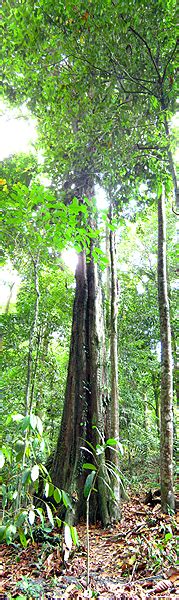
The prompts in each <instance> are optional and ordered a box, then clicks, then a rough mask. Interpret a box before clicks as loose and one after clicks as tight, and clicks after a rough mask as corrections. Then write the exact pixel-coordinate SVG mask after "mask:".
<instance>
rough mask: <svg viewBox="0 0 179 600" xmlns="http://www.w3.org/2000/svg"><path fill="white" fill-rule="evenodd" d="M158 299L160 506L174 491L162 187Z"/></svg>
mask: <svg viewBox="0 0 179 600" xmlns="http://www.w3.org/2000/svg"><path fill="white" fill-rule="evenodd" d="M158 299H159V315H160V339H161V444H160V478H161V502H162V508H163V510H165V511H166V510H167V507H168V506H170V508H172V509H174V505H175V501H174V494H173V412H172V411H173V407H172V400H173V380H172V347H171V326H170V312H169V301H168V289H167V264H166V220H165V192H164V188H163V191H162V193H161V195H160V196H159V199H158Z"/></svg>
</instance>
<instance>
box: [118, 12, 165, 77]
mask: <svg viewBox="0 0 179 600" xmlns="http://www.w3.org/2000/svg"><path fill="white" fill-rule="evenodd" d="M119 16H120V18H121V19H122V21H124V23H126V24H127V21H126V19H125V18H124V17H123V15H122V14H120V15H119ZM129 31H131V32H132V33H133V34H134V35H135V36H136V37H138V38H139V40H141V42H142V43H143V44H144V46H145V47H146V50H147V52H148V54H149V56H150V59H151V62H152V63H153V66H154V68H155V71H156V73H157V77H158V81H161V75H160V72H159V70H158V67H157V64H156V61H155V59H154V57H153V55H152V51H151V49H150V46H149V45H148V43H147V42H146V40H145V38H144V37H143V36H142V35H141V34H140V33H139V32H138V31H136V29H134V27H132V25H129Z"/></svg>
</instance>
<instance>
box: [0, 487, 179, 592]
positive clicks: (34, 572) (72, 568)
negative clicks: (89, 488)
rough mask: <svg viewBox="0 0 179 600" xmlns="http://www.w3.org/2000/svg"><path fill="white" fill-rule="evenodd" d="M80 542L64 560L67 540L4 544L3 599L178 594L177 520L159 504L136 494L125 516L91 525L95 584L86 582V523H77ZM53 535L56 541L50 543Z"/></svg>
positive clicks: (2, 548)
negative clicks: (105, 525)
mask: <svg viewBox="0 0 179 600" xmlns="http://www.w3.org/2000/svg"><path fill="white" fill-rule="evenodd" d="M77 529H78V536H79V541H80V545H79V547H74V546H73V548H72V551H71V553H70V555H68V554H67V559H66V560H64V553H63V548H62V545H61V544H60V542H59V544H58V545H57V547H55V548H54V546H53V539H54V536H55V535H57V534H59V532H58V531H56V530H53V531H52V532H51V534H50V536H49V541H48V543H43V542H33V543H32V542H29V544H28V546H27V548H25V549H24V548H22V547H21V546H20V545H19V544H17V543H16V544H11V545H9V546H6V545H5V544H2V545H1V563H2V565H3V567H2V572H1V577H2V584H1V588H0V600H9V599H14V598H17V599H18V598H19V599H20V600H21V599H23V600H28V599H30V600H35V599H39V600H40V599H41V600H57V599H60V600H70V599H73V598H74V600H75V599H76V600H81V599H83V598H84V599H85V598H98V599H99V600H100V599H101V600H102V599H104V598H106V599H107V600H128V599H131V600H136V599H137V598H139V599H141V600H144V599H146V600H150V599H151V600H153V599H155V598H165V599H167V598H173V599H174V598H177V583H178V582H179V573H178V572H177V568H176V567H175V564H176V544H175V534H176V519H175V518H174V517H173V516H169V515H166V514H163V513H162V511H161V507H160V504H157V505H156V506H155V507H154V508H151V506H148V505H146V504H144V500H143V499H142V497H141V496H140V495H136V496H132V497H131V498H130V500H129V501H128V502H125V503H124V504H123V507H122V518H121V521H120V522H119V523H118V524H117V525H114V526H113V527H110V529H102V528H101V527H100V524H98V525H97V526H91V527H90V588H89V589H87V584H86V554H87V553H86V527H85V523H80V525H79V526H78V528H77ZM50 540H51V543H50Z"/></svg>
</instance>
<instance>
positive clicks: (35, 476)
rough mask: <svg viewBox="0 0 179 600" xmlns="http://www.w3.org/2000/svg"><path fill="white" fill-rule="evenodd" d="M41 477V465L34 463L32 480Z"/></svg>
mask: <svg viewBox="0 0 179 600" xmlns="http://www.w3.org/2000/svg"><path fill="white" fill-rule="evenodd" d="M38 477H39V465H34V466H33V467H32V470H31V479H32V481H36V479H38Z"/></svg>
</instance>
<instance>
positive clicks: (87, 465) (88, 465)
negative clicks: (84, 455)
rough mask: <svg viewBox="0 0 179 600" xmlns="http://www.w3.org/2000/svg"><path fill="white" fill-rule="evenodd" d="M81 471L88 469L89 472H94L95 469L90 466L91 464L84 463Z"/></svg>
mask: <svg viewBox="0 0 179 600" xmlns="http://www.w3.org/2000/svg"><path fill="white" fill-rule="evenodd" d="M83 469H90V470H91V471H96V469H97V467H96V466H95V465H92V463H84V464H83Z"/></svg>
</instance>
